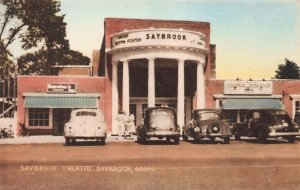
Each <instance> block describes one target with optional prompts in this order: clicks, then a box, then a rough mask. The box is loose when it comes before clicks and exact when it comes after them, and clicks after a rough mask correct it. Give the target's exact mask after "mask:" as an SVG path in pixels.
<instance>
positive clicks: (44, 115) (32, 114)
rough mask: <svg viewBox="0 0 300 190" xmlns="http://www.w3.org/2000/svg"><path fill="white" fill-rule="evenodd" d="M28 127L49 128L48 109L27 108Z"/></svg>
mask: <svg viewBox="0 0 300 190" xmlns="http://www.w3.org/2000/svg"><path fill="white" fill-rule="evenodd" d="M28 112H29V117H28V125H29V126H49V109H48V108H29V110H28Z"/></svg>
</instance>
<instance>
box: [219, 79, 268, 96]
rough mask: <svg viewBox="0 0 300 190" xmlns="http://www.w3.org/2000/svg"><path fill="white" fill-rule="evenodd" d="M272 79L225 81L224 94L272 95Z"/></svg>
mask: <svg viewBox="0 0 300 190" xmlns="http://www.w3.org/2000/svg"><path fill="white" fill-rule="evenodd" d="M272 93H273V83H272V81H224V94H242V95H243V94H244V95H249V94H250V95H257V94H258V95H270V94H272Z"/></svg>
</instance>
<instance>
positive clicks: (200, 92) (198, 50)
mask: <svg viewBox="0 0 300 190" xmlns="http://www.w3.org/2000/svg"><path fill="white" fill-rule="evenodd" d="M152 32H153V31H152ZM168 32H169V33H171V32H175V34H174V35H177V36H178V35H179V34H177V33H178V32H177V31H168ZM176 32H177V33H176ZM135 33H136V31H133V32H127V34H126V35H124V34H123V33H122V34H117V35H114V37H113V40H112V41H113V44H114V45H115V46H113V48H112V49H111V50H110V51H109V52H108V53H109V54H111V57H112V133H115V132H116V131H117V125H116V121H115V118H116V117H117V115H118V111H119V110H123V111H125V112H126V113H130V67H131V66H132V65H134V64H135V62H136V61H137V60H145V61H144V62H143V63H142V64H138V65H134V67H141V68H145V69H147V77H146V80H147V85H146V86H145V88H143V89H142V90H144V91H147V95H146V98H147V107H154V106H156V105H157V102H156V99H157V98H158V96H157V92H156V89H157V87H156V84H159V83H158V82H160V81H156V80H155V79H156V78H157V77H156V76H155V75H156V73H157V69H158V67H164V68H166V69H173V70H174V71H175V72H177V76H176V75H172V76H173V77H174V78H177V81H176V82H177V88H176V91H175V93H174V94H173V96H174V97H176V99H177V104H176V109H177V123H178V125H179V126H180V127H182V126H183V125H184V124H185V112H186V107H185V99H186V97H185V94H186V92H185V85H186V84H185V74H187V73H186V71H185V67H187V66H188V65H193V66H194V67H195V68H196V76H195V78H196V95H195V99H196V105H197V107H196V108H204V107H205V86H204V68H205V65H206V57H207V51H206V50H205V48H204V47H202V46H201V45H199V44H202V45H203V43H204V42H202V41H201V43H197V45H194V46H195V47H193V46H192V47H187V44H180V43H178V44H177V43H176V44H174V42H173V41H172V42H173V44H172V43H171V44H170V43H167V44H158V45H155V42H153V40H154V41H155V39H153V40H152V41H148V42H147V43H145V44H135V43H134V42H132V41H130V39H131V35H137V34H135ZM148 33H149V32H145V31H144V33H142V34H144V36H145V39H148V38H147V36H148ZM192 34H193V35H201V33H195V32H194V33H192ZM139 35H141V34H139ZM180 35H182V36H183V35H184V38H180V41H183V40H185V41H186V40H187V38H189V37H190V35H191V34H190V33H189V32H187V31H185V32H184V31H182V30H180ZM120 36H121V37H122V38H121V39H122V41H125V42H127V41H128V43H130V45H128V44H126V43H122V44H121V45H120V43H117V41H116V39H118V38H120ZM201 37H202V38H204V37H203V35H201ZM115 38H116V39H115ZM124 38H126V39H127V41H126V39H124ZM132 38H134V39H135V38H137V36H132ZM140 38H141V40H137V41H136V43H142V42H144V41H145V40H143V39H142V37H140ZM178 39H179V38H176V39H165V41H168V40H178ZM131 43H133V44H131ZM157 43H161V41H157ZM184 43H186V42H184ZM170 45H171V46H170ZM192 45H193V44H192ZM190 46H191V45H190ZM161 60H164V61H161ZM161 62H163V63H161ZM120 68H122V69H121V71H119V70H118V69H120ZM118 73H122V74H121V75H118ZM118 76H119V77H120V76H121V77H122V79H118ZM138 80H139V79H138ZM118 81H122V92H119V89H120V88H118V85H119V84H118ZM170 88H171V87H170ZM176 92H177V95H176ZM192 100H193V97H192V98H191V100H190V101H192ZM119 101H121V104H119ZM189 109H192V108H191V107H189Z"/></svg>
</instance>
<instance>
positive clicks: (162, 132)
mask: <svg viewBox="0 0 300 190" xmlns="http://www.w3.org/2000/svg"><path fill="white" fill-rule="evenodd" d="M179 136H180V132H179V127H178V125H177V118H176V111H175V109H174V108H171V107H151V108H146V109H145V110H144V121H143V123H142V124H141V125H139V126H138V127H137V141H138V143H140V144H144V143H146V141H147V139H150V138H152V137H157V138H159V139H163V138H166V140H167V142H170V140H171V139H172V140H173V141H174V144H179Z"/></svg>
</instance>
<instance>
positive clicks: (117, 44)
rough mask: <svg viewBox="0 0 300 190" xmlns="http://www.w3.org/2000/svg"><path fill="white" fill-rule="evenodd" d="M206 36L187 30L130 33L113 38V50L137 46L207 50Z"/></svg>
mask: <svg viewBox="0 0 300 190" xmlns="http://www.w3.org/2000/svg"><path fill="white" fill-rule="evenodd" d="M204 40H205V36H204V35H203V34H201V33H199V32H192V31H185V30H171V29H169V30H167V29H155V30H154V29H149V30H140V31H128V32H122V33H118V34H115V35H114V36H113V37H112V49H119V48H126V47H136V46H169V47H171V46H172V47H182V48H197V49H204V48H205V41H204Z"/></svg>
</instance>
